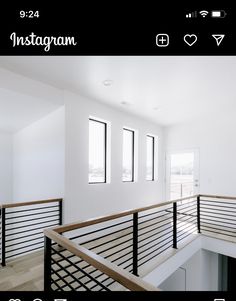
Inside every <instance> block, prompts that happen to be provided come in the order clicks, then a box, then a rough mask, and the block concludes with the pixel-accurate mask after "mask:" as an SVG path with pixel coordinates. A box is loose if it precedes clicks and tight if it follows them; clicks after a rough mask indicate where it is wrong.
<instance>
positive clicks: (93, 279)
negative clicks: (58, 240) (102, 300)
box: [54, 249, 108, 290]
mask: <svg viewBox="0 0 236 301" xmlns="http://www.w3.org/2000/svg"><path fill="white" fill-rule="evenodd" d="M54 251H55V252H56V253H57V254H58V255H59V256H61V257H62V258H64V259H65V260H66V261H67V262H69V263H70V264H71V265H72V266H73V267H75V268H76V269H77V270H78V271H79V272H81V273H83V274H84V275H85V276H87V277H88V278H90V279H91V280H92V281H94V282H95V283H97V284H99V285H100V286H101V287H103V288H104V289H105V290H108V289H107V288H106V287H105V286H103V285H102V284H100V283H99V282H98V281H97V280H96V279H95V278H93V277H92V276H91V275H90V274H89V273H86V272H85V271H84V270H82V269H81V268H80V267H79V266H77V265H75V264H74V263H73V262H72V261H71V260H68V259H67V258H66V257H65V256H63V255H62V254H60V253H58V252H57V251H56V250H55V249H54Z"/></svg>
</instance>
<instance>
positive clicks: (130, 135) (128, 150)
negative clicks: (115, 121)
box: [122, 129, 134, 182]
mask: <svg viewBox="0 0 236 301" xmlns="http://www.w3.org/2000/svg"><path fill="white" fill-rule="evenodd" d="M122 179H123V182H133V181H134V131H132V130H128V129H123V176H122Z"/></svg>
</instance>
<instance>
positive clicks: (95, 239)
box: [83, 226, 133, 243]
mask: <svg viewBox="0 0 236 301" xmlns="http://www.w3.org/2000/svg"><path fill="white" fill-rule="evenodd" d="M132 228H133V227H132V226H129V227H125V228H122V229H120V230H116V231H113V232H111V233H108V234H104V235H102V236H99V237H95V238H93V239H90V240H88V241H86V242H83V243H90V242H93V241H97V240H99V239H102V238H105V237H107V236H111V235H114V234H116V233H119V232H121V231H124V230H128V229H132ZM131 233H132V232H131Z"/></svg>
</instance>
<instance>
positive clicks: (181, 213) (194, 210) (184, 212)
mask: <svg viewBox="0 0 236 301" xmlns="http://www.w3.org/2000/svg"><path fill="white" fill-rule="evenodd" d="M189 212H191V213H189ZM193 212H197V208H193V209H190V210H186V211H183V212H182V211H181V210H179V209H178V210H177V214H178V215H191V214H192V213H193ZM170 213H172V214H173V210H170Z"/></svg>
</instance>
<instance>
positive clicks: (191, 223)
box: [177, 221, 197, 235]
mask: <svg viewBox="0 0 236 301" xmlns="http://www.w3.org/2000/svg"><path fill="white" fill-rule="evenodd" d="M191 225H195V226H197V221H191V222H188V223H187V224H186V223H185V224H178V226H177V227H178V233H177V235H178V234H179V232H180V231H181V230H183V229H185V228H187V227H190V226H191Z"/></svg>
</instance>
